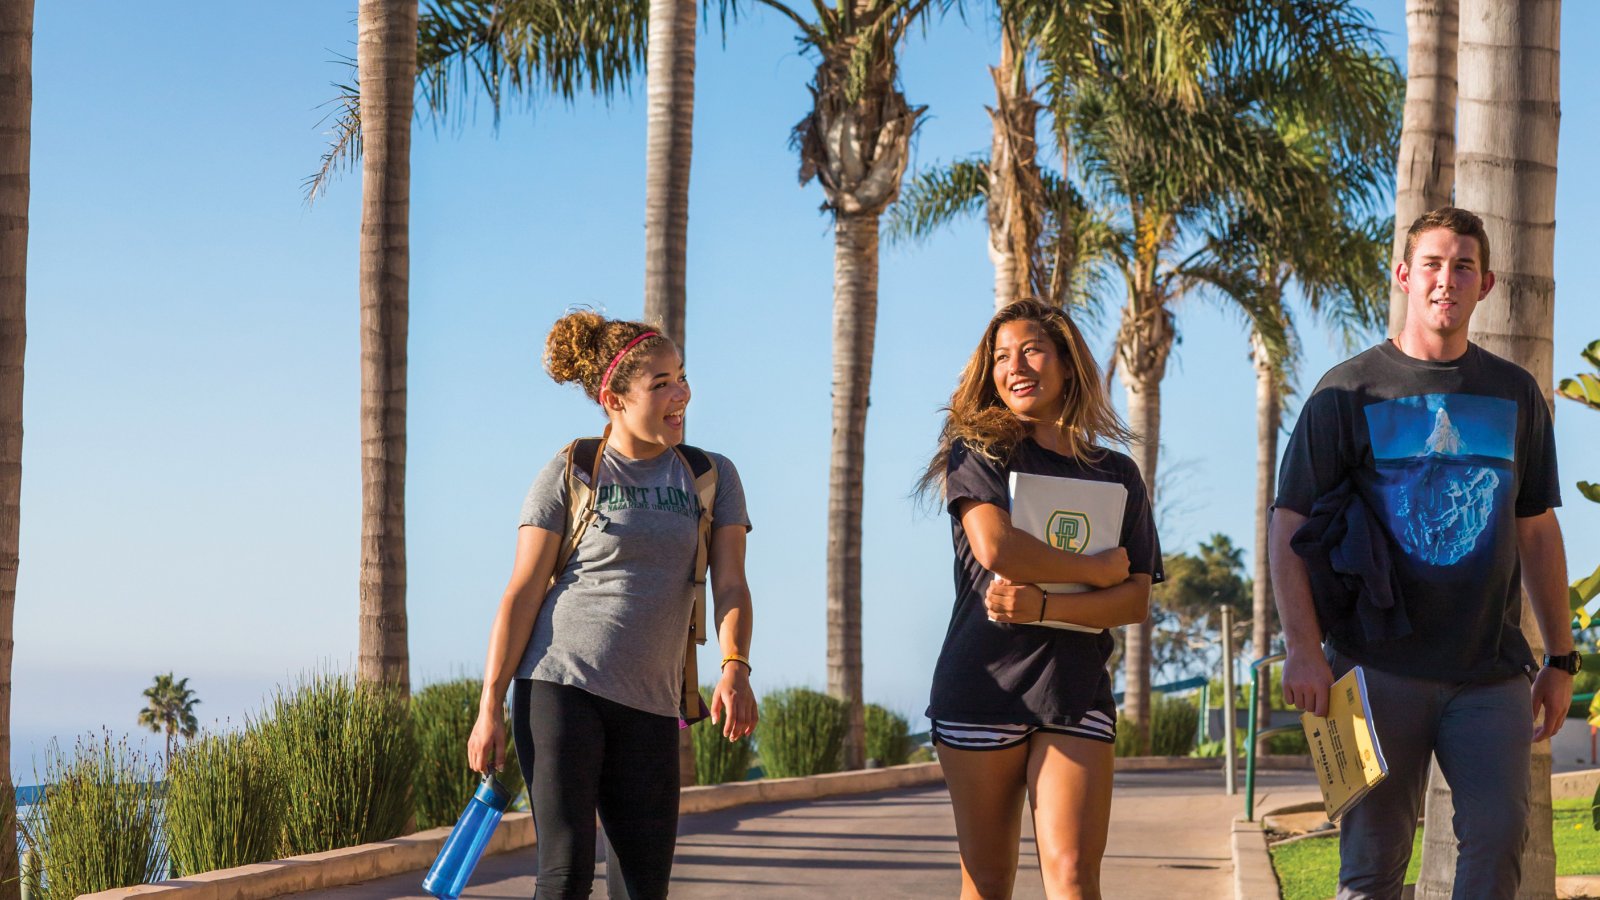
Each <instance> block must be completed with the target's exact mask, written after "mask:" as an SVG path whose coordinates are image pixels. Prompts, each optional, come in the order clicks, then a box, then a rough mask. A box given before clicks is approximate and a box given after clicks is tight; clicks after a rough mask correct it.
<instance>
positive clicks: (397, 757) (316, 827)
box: [261, 673, 417, 856]
mask: <svg viewBox="0 0 1600 900" xmlns="http://www.w3.org/2000/svg"><path fill="white" fill-rule="evenodd" d="M261 734H262V737H263V738H264V739H265V742H266V748H267V751H268V753H269V754H270V755H271V756H272V758H273V760H274V762H275V763H276V764H277V765H278V766H280V767H281V769H282V772H283V777H284V781H285V784H286V786H287V788H288V794H289V801H288V805H287V808H286V814H285V817H284V828H283V845H282V851H281V852H282V853H283V854H285V855H289V856H295V855H299V854H302V853H317V852H320V851H323V850H333V849H336V848H339V847H350V846H354V845H356V844H365V843H369V842H372V841H383V840H388V839H389V838H392V837H397V836H398V835H400V834H401V833H402V832H403V831H404V830H405V826H406V822H407V821H408V820H409V819H410V818H411V813H412V796H413V795H412V790H411V778H412V775H413V773H415V772H416V768H417V741H416V736H415V734H414V733H413V730H412V724H411V714H410V709H409V707H408V705H407V703H406V700H405V698H404V697H402V696H401V695H400V694H399V693H397V692H396V691H394V690H393V689H392V688H387V687H383V686H380V685H374V684H370V683H367V682H364V681H357V680H356V679H355V678H353V677H351V676H348V675H337V674H332V673H317V674H312V675H308V676H303V677H302V678H301V679H300V681H299V682H298V683H297V684H296V685H295V686H294V687H293V688H292V689H290V690H287V691H285V690H283V689H281V688H280V689H279V690H278V691H277V693H276V694H274V696H273V697H272V699H271V700H270V701H268V704H267V714H266V719H265V720H264V721H263V722H262V723H261Z"/></svg>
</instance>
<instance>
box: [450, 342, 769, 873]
mask: <svg viewBox="0 0 1600 900" xmlns="http://www.w3.org/2000/svg"><path fill="white" fill-rule="evenodd" d="M545 368H546V370H547V371H548V372H549V374H550V377H552V378H554V379H555V380H556V381H557V382H561V383H569V382H570V383H574V384H577V385H578V386H579V387H581V388H582V389H583V392H584V393H585V394H587V395H588V396H589V398H590V399H592V400H594V401H595V402H596V403H597V404H599V406H600V408H601V410H602V411H603V412H604V413H605V415H606V419H607V422H608V424H607V427H606V433H605V435H604V437H603V438H602V439H601V440H600V441H599V443H598V447H597V449H596V445H594V444H593V443H592V442H591V443H590V447H591V449H596V453H595V455H594V456H592V459H593V461H594V465H595V466H596V470H595V478H594V480H593V481H590V480H588V476H587V473H585V476H584V477H585V482H584V483H585V484H587V485H588V486H589V487H590V488H591V489H592V490H593V491H594V498H595V506H594V513H595V515H594V519H593V520H592V522H593V524H591V525H589V526H588V527H587V528H586V529H584V530H583V532H582V535H581V538H580V539H579V540H578V543H577V545H576V547H575V548H574V549H573V551H572V554H571V557H570V558H569V559H568V560H567V561H566V564H565V566H564V567H562V568H561V570H560V571H557V570H556V567H557V559H558V555H559V550H560V547H561V544H562V538H563V534H564V533H565V531H566V528H567V508H568V499H569V496H568V494H569V487H568V484H569V483H568V477H569V475H568V471H569V450H563V451H562V452H560V453H558V454H557V455H556V457H555V458H554V459H552V460H551V461H550V462H549V464H547V465H546V466H545V467H544V469H543V470H542V471H540V473H539V475H538V477H537V478H536V479H535V480H534V483H533V487H532V489H531V490H530V491H529V492H528V496H527V499H526V501H525V502H524V503H523V506H522V516H521V520H520V522H521V527H520V528H519V529H518V532H517V553H516V560H515V562H514V563H513V564H512V572H511V581H510V584H508V585H507V587H506V590H505V594H504V595H503V596H502V598H501V601H500V608H499V611H498V612H497V614H496V615H495V619H494V625H493V627H492V628H491V630H490V634H489V653H488V660H487V662H486V663H485V666H484V678H483V696H482V699H481V701H480V704H479V712H478V721H477V724H476V725H475V726H474V727H473V730H472V737H471V739H470V740H469V742H468V745H467V758H468V762H469V763H470V764H471V765H472V767H473V769H475V770H477V771H490V770H492V769H498V768H499V767H500V766H501V765H503V764H504V762H505V742H506V736H505V728H504V724H503V717H504V708H505V707H504V704H505V697H506V691H507V689H508V688H509V689H510V690H511V696H512V726H513V731H514V738H515V741H516V745H517V758H518V760H519V762H520V763H521V764H522V767H523V774H524V777H525V779H526V781H527V784H528V793H529V797H530V799H531V800H532V806H533V816H534V824H535V827H536V828H537V829H538V831H539V842H538V854H539V875H538V888H537V894H536V896H537V897H540V898H551V897H587V896H589V893H590V890H591V888H592V884H593V880H594V863H595V859H594V849H595V814H596V812H598V813H599V817H600V820H601V822H602V824H603V825H604V826H605V830H606V836H607V838H608V839H609V845H610V848H611V858H610V865H611V866H612V867H613V869H614V870H615V871H614V873H613V874H612V875H611V878H612V879H616V878H617V877H618V876H619V875H620V878H621V881H622V883H623V884H625V886H626V892H627V896H628V897H630V898H633V900H650V898H658V897H665V896H666V895H667V885H668V880H669V877H670V875H671V872H672V854H673V848H674V846H675V843H676V837H677V819H678V730H679V728H680V726H681V719H680V713H682V712H684V709H683V707H684V703H685V701H684V697H685V696H686V695H685V690H684V686H683V681H684V654H685V652H686V649H685V646H686V643H687V641H686V637H687V636H688V635H689V633H690V632H689V627H690V620H691V611H692V609H693V607H694V587H693V585H692V581H693V579H694V577H695V569H696V568H697V557H698V554H699V549H700V527H701V525H700V519H701V515H702V512H703V510H702V509H701V506H700V501H699V499H698V497H697V496H696V490H695V473H693V472H691V471H690V470H689V469H690V460H691V459H697V460H699V461H700V463H701V464H703V463H704V462H706V461H709V463H710V464H711V465H712V466H714V467H715V473H716V474H715V477H716V494H715V500H714V502H713V503H712V504H711V507H712V509H711V514H712V519H711V537H710V545H709V551H710V552H709V561H710V575H709V582H710V585H711V588H712V595H713V597H714V600H715V616H714V621H715V631H716V634H717V637H718V639H719V641H720V643H721V649H722V656H723V664H722V671H721V673H720V677H719V679H718V681H717V685H716V688H715V690H714V691H713V695H712V697H711V705H710V717H711V721H712V723H713V725H709V726H708V725H702V726H701V727H716V728H717V729H718V730H719V731H720V732H721V733H722V734H723V735H724V736H726V737H727V738H728V739H729V740H736V739H738V738H742V737H744V736H745V735H747V734H749V733H750V731H751V729H752V728H754V727H755V723H756V701H755V695H754V693H753V692H752V691H751V689H750V664H749V662H748V654H749V648H750V628H751V621H750V617H751V611H750V590H749V587H748V585H747V584H746V581H745V572H744V557H745V534H746V532H747V531H749V528H750V520H749V517H748V515H747V513H746V511H745V502H744V490H743V487H742V486H741V485H740V482H739V473H738V471H737V470H735V469H734V467H733V463H731V462H729V461H728V460H727V458H725V457H722V456H719V455H717V454H714V453H708V452H705V451H700V450H695V449H694V448H691V447H687V446H684V445H683V423H684V412H685V409H686V407H687V406H688V405H689V382H688V380H687V379H686V378H685V377H684V372H683V358H682V356H681V355H680V354H679V352H678V348H677V347H676V346H674V345H673V343H672V341H670V340H668V339H667V338H666V337H665V336H663V335H661V334H660V333H659V332H658V331H657V330H656V329H655V328H653V327H651V326H649V325H645V324H641V323H638V322H624V321H617V320H614V319H606V318H604V317H602V316H600V315H598V314H596V313H593V312H574V313H571V314H569V315H567V316H564V317H563V318H561V319H560V320H559V321H557V322H556V324H555V327H553V328H552V329H551V330H550V335H549V337H548V339H547V340H546V343H545ZM580 443H581V442H580ZM577 447H578V444H574V445H572V448H573V449H572V450H571V452H572V453H573V454H576V453H577V452H578V451H577V450H576V448H577ZM578 496H580V497H581V496H583V495H582V494H579V495H578ZM689 652H692V651H689ZM695 705H696V706H697V707H698V705H699V704H698V701H696V703H695ZM696 712H697V710H696V709H690V710H688V711H687V714H688V715H690V716H691V717H692V716H694V715H695V714H696Z"/></svg>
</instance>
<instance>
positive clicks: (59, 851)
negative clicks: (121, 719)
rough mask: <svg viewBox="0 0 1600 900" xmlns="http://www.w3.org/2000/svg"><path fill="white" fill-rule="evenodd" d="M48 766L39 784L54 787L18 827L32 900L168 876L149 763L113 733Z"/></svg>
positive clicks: (59, 755)
mask: <svg viewBox="0 0 1600 900" xmlns="http://www.w3.org/2000/svg"><path fill="white" fill-rule="evenodd" d="M47 760H48V761H47V762H46V765H45V774H44V777H43V778H42V779H40V780H39V783H40V784H48V785H49V788H48V789H46V791H45V794H44V799H43V800H41V801H40V802H38V803H36V804H34V805H33V806H31V807H29V812H28V815H27V816H26V817H24V819H23V821H22V822H20V823H19V824H20V825H21V827H22V831H23V840H24V841H25V842H26V844H27V846H28V849H29V850H31V851H32V853H33V859H34V866H35V870H34V872H35V874H34V875H33V876H32V878H31V879H30V881H31V882H32V883H31V884H30V885H29V887H30V895H31V896H32V897H34V898H36V900H70V898H73V897H76V896H78V895H79V894H89V893H94V892H96V891H106V890H110V889H112V888H118V887H127V886H130V885H135V884H143V883H145V882H150V881H155V880H157V879H159V878H162V877H164V876H165V875H166V872H167V859H166V854H165V853H164V852H163V848H162V846H161V842H160V840H159V839H158V836H159V833H160V828H161V821H160V819H161V801H160V798H159V797H158V796H157V789H156V786H155V776H156V772H155V767H154V766H153V765H152V764H151V762H150V760H149V758H148V757H146V756H145V755H144V754H143V753H141V752H138V751H134V750H131V749H130V748H129V747H128V743H127V740H126V739H125V738H119V739H117V740H112V737H111V735H110V733H109V732H107V733H104V734H103V735H102V736H101V737H100V738H99V739H94V738H88V739H83V740H79V741H78V742H77V744H75V745H74V747H73V752H72V754H71V755H70V756H69V755H67V754H65V753H63V752H62V751H61V749H60V748H59V747H56V746H52V747H51V749H50V751H49V752H48V756H47ZM35 778H38V776H37V775H36V776H35Z"/></svg>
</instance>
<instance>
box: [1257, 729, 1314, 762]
mask: <svg viewBox="0 0 1600 900" xmlns="http://www.w3.org/2000/svg"><path fill="white" fill-rule="evenodd" d="M1263 749H1264V750H1265V751H1266V752H1268V753H1272V754H1276V755H1280V756H1290V755H1292V756H1305V755H1307V754H1309V753H1310V752H1311V746H1310V745H1309V744H1307V743H1306V733H1305V730H1304V729H1301V728H1296V729H1295V730H1293V731H1285V732H1284V733H1283V734H1275V735H1272V736H1271V737H1269V738H1267V743H1266V746H1265V747H1264V748H1263Z"/></svg>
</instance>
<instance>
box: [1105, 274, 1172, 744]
mask: <svg viewBox="0 0 1600 900" xmlns="http://www.w3.org/2000/svg"><path fill="white" fill-rule="evenodd" d="M1136 311H1137V312H1136ZM1176 337H1177V333H1176V332H1175V331H1174V330H1173V324H1172V313H1171V312H1170V311H1169V310H1168V309H1167V308H1166V305H1165V304H1164V303H1162V302H1161V300H1160V298H1158V297H1153V296H1149V297H1144V298H1137V297H1136V298H1135V302H1134V303H1132V304H1130V305H1129V307H1128V308H1126V309H1124V310H1123V311H1122V326H1121V328H1120V329H1119V330H1118V333H1117V376H1118V378H1120V379H1121V381H1122V386H1123V388H1124V390H1126V391H1127V396H1128V427H1130V428H1131V429H1133V433H1134V434H1135V435H1137V436H1138V440H1137V441H1136V442H1135V443H1134V445H1133V447H1132V448H1131V449H1132V450H1133V461H1134V462H1135V463H1136V464H1138V466H1139V475H1140V476H1141V477H1143V478H1144V483H1145V486H1146V487H1147V488H1148V489H1149V490H1150V492H1151V494H1152V496H1153V495H1154V492H1155V490H1156V487H1155V485H1156V463H1157V460H1158V459H1159V458H1160V455H1161V380H1162V379H1163V378H1165V377H1166V374H1167V358H1168V357H1169V356H1170V355H1171V353H1172V345H1173V342H1174V340H1175V339H1176ZM1153 627H1154V626H1153V624H1152V621H1151V619H1150V618H1148V617H1147V618H1146V619H1145V620H1144V621H1143V622H1142V623H1140V624H1138V625H1129V626H1128V628H1127V630H1126V632H1125V634H1126V642H1125V647H1124V650H1123V673H1124V677H1123V700H1122V714H1123V715H1124V716H1125V717H1127V719H1128V721H1129V723H1131V725H1132V726H1133V728H1134V730H1135V732H1136V733H1137V735H1138V741H1137V743H1138V752H1139V753H1140V754H1141V755H1142V754H1144V753H1147V752H1149V749H1150V712H1151V706H1150V704H1151V697H1150V666H1151V661H1152V654H1151V650H1152V646H1151V636H1152V634H1153Z"/></svg>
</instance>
